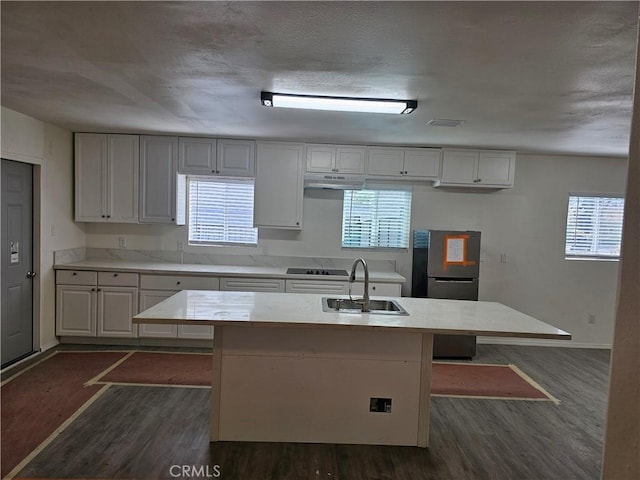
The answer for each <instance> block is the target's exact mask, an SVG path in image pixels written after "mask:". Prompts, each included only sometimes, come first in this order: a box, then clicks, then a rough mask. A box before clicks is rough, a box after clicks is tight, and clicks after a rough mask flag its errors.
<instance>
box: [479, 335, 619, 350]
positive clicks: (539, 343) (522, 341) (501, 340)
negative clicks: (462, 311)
mask: <svg viewBox="0 0 640 480" xmlns="http://www.w3.org/2000/svg"><path fill="white" fill-rule="evenodd" d="M478 343H479V344H494V345H520V346H523V347H560V348H595V349H602V350H610V349H611V347H612V345H611V344H610V343H579V342H573V341H566V340H540V339H533V338H506V337H478Z"/></svg>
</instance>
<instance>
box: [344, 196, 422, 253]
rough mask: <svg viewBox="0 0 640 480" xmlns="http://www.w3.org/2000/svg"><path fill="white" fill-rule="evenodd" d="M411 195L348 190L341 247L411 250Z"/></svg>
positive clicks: (345, 197)
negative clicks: (409, 248)
mask: <svg viewBox="0 0 640 480" xmlns="http://www.w3.org/2000/svg"><path fill="white" fill-rule="evenodd" d="M410 221H411V191H408V190H345V191H344V203H343V209H342V246H343V247H345V248H408V247H409V223H410Z"/></svg>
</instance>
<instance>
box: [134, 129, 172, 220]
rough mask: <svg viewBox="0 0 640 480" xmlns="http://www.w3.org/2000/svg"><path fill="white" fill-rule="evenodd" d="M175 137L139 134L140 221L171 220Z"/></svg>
mask: <svg viewBox="0 0 640 480" xmlns="http://www.w3.org/2000/svg"><path fill="white" fill-rule="evenodd" d="M177 169H178V137H164V136H148V135H143V136H141V137H140V223H175V221H176V211H177V208H176V190H177Z"/></svg>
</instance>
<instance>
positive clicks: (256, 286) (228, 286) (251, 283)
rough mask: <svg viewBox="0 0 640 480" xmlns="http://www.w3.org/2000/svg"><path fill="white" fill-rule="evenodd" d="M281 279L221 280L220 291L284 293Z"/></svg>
mask: <svg viewBox="0 0 640 480" xmlns="http://www.w3.org/2000/svg"><path fill="white" fill-rule="evenodd" d="M284 283H285V281H284V280H283V279H281V278H224V277H223V278H221V279H220V290H227V291H229V290H232V291H236V292H284V289H285V286H284Z"/></svg>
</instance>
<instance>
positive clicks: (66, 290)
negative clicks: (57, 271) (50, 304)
mask: <svg viewBox="0 0 640 480" xmlns="http://www.w3.org/2000/svg"><path fill="white" fill-rule="evenodd" d="M56 335H73V336H82V337H95V335H96V287H95V286H93V287H92V286H83V285H58V286H57V287H56Z"/></svg>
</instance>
